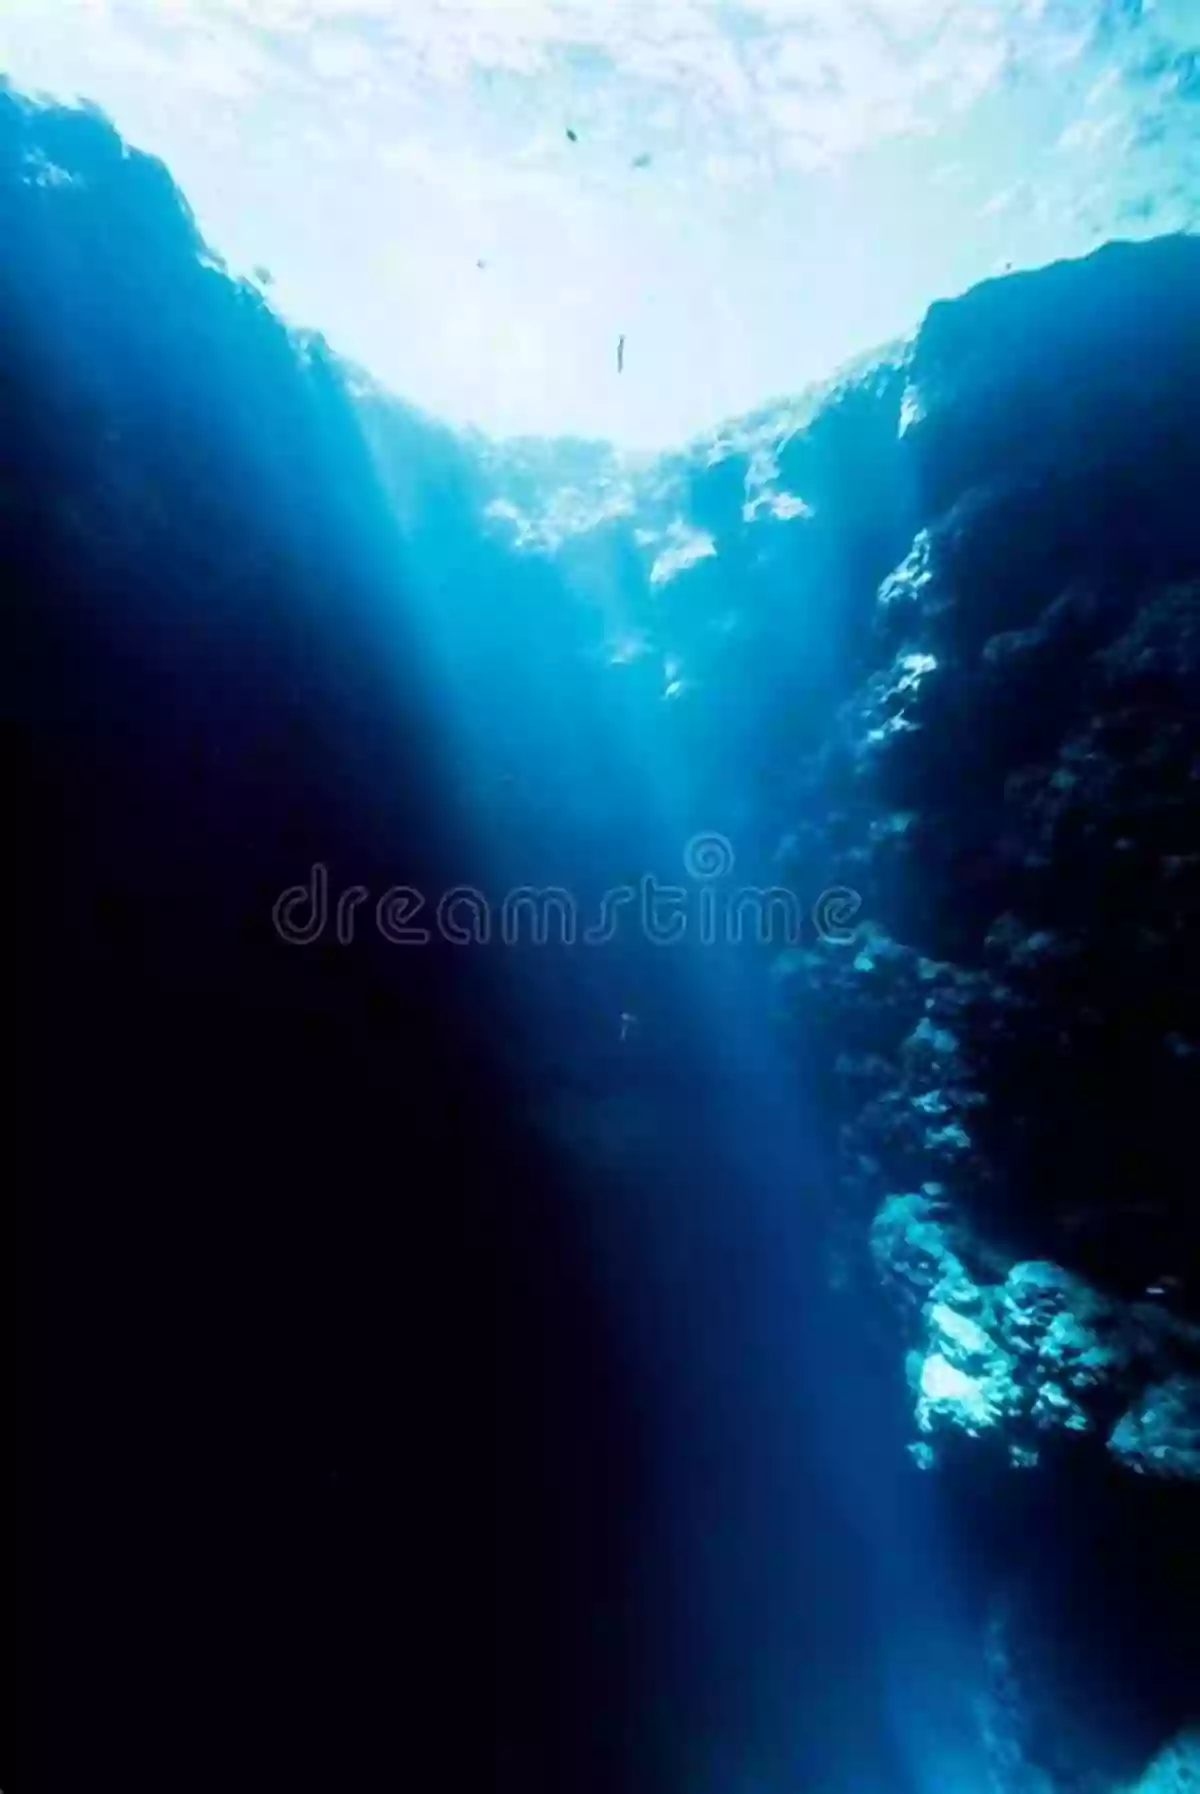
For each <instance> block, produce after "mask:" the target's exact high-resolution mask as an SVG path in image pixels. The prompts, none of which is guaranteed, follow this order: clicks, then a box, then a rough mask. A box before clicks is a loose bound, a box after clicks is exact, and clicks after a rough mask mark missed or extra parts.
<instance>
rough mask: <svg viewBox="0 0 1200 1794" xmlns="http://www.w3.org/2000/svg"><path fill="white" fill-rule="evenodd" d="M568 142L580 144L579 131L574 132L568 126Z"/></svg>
mask: <svg viewBox="0 0 1200 1794" xmlns="http://www.w3.org/2000/svg"><path fill="white" fill-rule="evenodd" d="M567 142H568V143H578V142H579V133H578V131H573V130H572V129H571V127H570V125H568V126H567Z"/></svg>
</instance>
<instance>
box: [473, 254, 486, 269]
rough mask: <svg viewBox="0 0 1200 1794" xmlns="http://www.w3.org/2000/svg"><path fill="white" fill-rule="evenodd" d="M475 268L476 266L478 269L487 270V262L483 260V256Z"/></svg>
mask: <svg viewBox="0 0 1200 1794" xmlns="http://www.w3.org/2000/svg"><path fill="white" fill-rule="evenodd" d="M475 266H476V267H477V268H486V267H487V263H486V262H485V261H484V260H483V258H482V256H481V257H480V259H479V260H478V261H477V262H476V264H475Z"/></svg>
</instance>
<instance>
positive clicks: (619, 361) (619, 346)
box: [617, 336, 625, 374]
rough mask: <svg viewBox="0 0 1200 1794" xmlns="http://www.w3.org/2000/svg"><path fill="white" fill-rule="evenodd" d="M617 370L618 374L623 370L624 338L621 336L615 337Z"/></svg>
mask: <svg viewBox="0 0 1200 1794" xmlns="http://www.w3.org/2000/svg"><path fill="white" fill-rule="evenodd" d="M617 372H618V374H623V373H624V372H625V338H624V337H623V336H619V337H618V338H617Z"/></svg>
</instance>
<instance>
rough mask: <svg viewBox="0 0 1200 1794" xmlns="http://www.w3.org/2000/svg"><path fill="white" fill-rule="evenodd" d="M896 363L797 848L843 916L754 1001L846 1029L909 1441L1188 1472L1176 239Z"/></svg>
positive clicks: (1033, 284)
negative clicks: (824, 815)
mask: <svg viewBox="0 0 1200 1794" xmlns="http://www.w3.org/2000/svg"><path fill="white" fill-rule="evenodd" d="M909 374H910V378H909V384H908V387H907V389H906V391H905V394H904V397H903V400H902V404H901V431H900V442H899V445H898V453H899V454H900V455H901V456H902V457H903V459H904V461H905V464H906V465H907V466H908V468H909V469H910V479H911V484H912V489H913V491H914V492H915V494H916V500H915V511H916V516H917V522H918V528H917V530H916V532H915V535H914V540H913V542H912V545H911V547H910V548H909V550H908V552H907V553H906V554H905V555H904V556H902V557H901V559H900V560H899V562H898V564H897V566H896V569H895V571H894V572H893V573H892V574H890V575H889V576H888V577H887V578H885V579H884V580H883V582H882V583H881V585H880V586H879V589H878V593H877V597H876V601H875V605H874V615H873V619H872V630H871V636H870V640H871V650H870V653H869V655H868V656H867V666H866V669H865V677H863V678H862V680H861V682H860V683H859V685H858V687H857V689H856V690H855V691H854V692H853V694H852V695H850V696H849V697H848V698H847V699H846V701H845V702H844V704H843V705H842V708H841V711H840V714H839V716H838V719H837V722H836V725H835V728H834V730H833V731H832V733H831V736H830V739H829V740H828V741H827V742H826V743H825V744H824V746H823V747H822V749H821V750H820V751H819V753H818V755H817V756H816V757H815V766H814V773H813V779H812V787H813V789H814V790H817V789H823V790H824V791H825V792H827V793H828V794H829V797H830V799H831V800H832V803H833V804H834V805H835V806H836V807H837V814H836V816H835V817H833V818H830V819H829V821H828V822H827V823H826V824H825V826H824V827H822V825H821V824H820V822H819V821H818V822H815V823H814V822H813V820H812V815H811V814H810V817H809V824H808V833H807V837H806V841H805V846H806V849H807V854H806V857H807V858H809V860H810V863H811V865H812V867H813V868H814V870H815V867H816V865H817V864H823V865H824V867H825V868H826V872H825V876H826V877H829V876H831V875H832V876H834V877H837V878H842V879H844V881H845V882H846V883H847V884H848V885H852V886H854V887H855V888H856V889H858V890H859V891H860V892H862V893H863V896H864V903H865V912H866V914H868V915H869V916H870V917H871V919H872V925H871V928H870V929H869V930H868V931H866V932H865V933H864V935H863V936H862V937H861V938H860V941H859V944H858V950H857V952H856V953H855V954H854V955H853V956H846V955H844V954H840V953H839V952H838V950H837V949H836V948H831V947H828V946H826V945H824V944H821V945H818V946H817V947H815V948H814V949H812V950H811V951H809V952H807V953H802V954H798V955H793V956H792V957H791V959H790V960H789V962H788V963H787V964H786V965H785V966H784V967H782V968H781V982H782V985H783V987H784V1005H783V1006H784V1008H785V1009H790V1011H791V1013H792V1014H793V1016H795V1017H796V1018H797V1020H799V1018H800V1017H802V1016H806V1015H807V1016H812V1015H814V1014H816V1015H819V1017H820V1018H821V1022H822V1024H823V1026H824V1027H825V1028H826V1029H827V1030H828V1031H829V1032H830V1033H831V1034H832V1035H833V1037H834V1038H839V1039H845V1040H846V1041H847V1042H848V1043H853V1044H854V1046H855V1048H856V1050H859V1051H861V1050H863V1049H865V1050H869V1053H870V1059H869V1062H866V1063H864V1062H863V1060H862V1059H861V1057H859V1058H847V1057H843V1058H841V1059H839V1060H838V1061H837V1062H836V1063H835V1065H834V1069H833V1076H832V1079H831V1095H832V1097H833V1099H834V1101H835V1102H836V1104H837V1107H838V1109H839V1112H840V1116H841V1123H840V1135H839V1141H838V1149H839V1155H840V1159H841V1165H842V1170H841V1179H842V1182H841V1187H842V1201H843V1203H844V1204H845V1205H846V1206H847V1208H848V1209H850V1210H853V1212H855V1213H856V1214H859V1215H861V1216H862V1217H863V1223H864V1226H865V1227H869V1229H870V1238H871V1249H872V1254H873V1258H874V1261H875V1264H876V1266H877V1267H878V1270H879V1273H880V1276H881V1277H882V1280H883V1282H884V1285H885V1287H886V1288H888V1289H889V1290H890V1291H891V1292H893V1294H894V1295H895V1297H896V1306H897V1312H898V1313H899V1314H900V1316H901V1317H902V1325H903V1327H904V1328H905V1330H906V1335H907V1338H908V1340H909V1343H910V1348H911V1352H910V1359H909V1365H910V1381H911V1384H912V1389H913V1397H914V1414H915V1419H916V1423H917V1427H918V1429H919V1433H920V1435H921V1440H920V1443H919V1447H918V1455H919V1457H920V1458H921V1459H922V1461H926V1462H927V1461H930V1459H931V1458H932V1456H933V1455H934V1453H935V1452H936V1449H937V1446H938V1444H939V1442H940V1441H941V1440H942V1439H944V1438H948V1437H951V1436H954V1435H958V1436H963V1437H966V1438H968V1439H979V1440H983V1439H985V1438H992V1439H997V1440H999V1441H1002V1443H1003V1445H1004V1447H1005V1449H1006V1450H1007V1452H1008V1455H1009V1457H1010V1459H1011V1460H1012V1461H1013V1462H1014V1463H1016V1464H1019V1465H1028V1464H1031V1463H1033V1462H1035V1461H1036V1459H1037V1457H1038V1455H1039V1452H1040V1451H1041V1449H1042V1447H1043V1445H1044V1444H1045V1442H1046V1441H1048V1440H1055V1441H1058V1442H1060V1443H1069V1441H1070V1438H1071V1437H1072V1436H1085V1435H1090V1434H1095V1433H1098V1434H1099V1435H1100V1436H1102V1437H1105V1438H1107V1439H1108V1441H1109V1445H1110V1449H1111V1450H1112V1452H1113V1453H1114V1455H1115V1456H1116V1457H1117V1458H1118V1459H1119V1460H1120V1461H1121V1462H1122V1463H1123V1464H1126V1465H1128V1466H1129V1467H1131V1468H1136V1469H1137V1470H1139V1471H1141V1472H1143V1473H1144V1474H1147V1475H1187V1474H1194V1473H1195V1469H1196V1453H1195V1424H1196V1422H1195V1415H1196V1402H1197V1395H1198V1392H1200V1384H1198V1383H1197V1381H1196V1378H1197V1373H1198V1371H1200V1356H1198V1347H1200V1332H1198V1331H1197V1327H1196V1325H1195V1322H1196V1320H1197V1319H1198V1318H1200V1282H1198V1280H1197V1265H1198V1264H1200V1252H1198V1245H1200V1238H1198V1234H1197V1225H1196V1215H1195V1203H1194V1183H1193V1179H1192V1177H1191V1175H1190V1173H1189V1171H1188V1169H1187V1167H1188V1162H1189V1141H1190V1138H1191V1134H1192V1104H1193V1100H1194V1096H1195V1094H1196V1093H1197V1091H1198V1090H1200V1084H1198V1082H1197V1078H1196V1067H1197V1042H1196V1040H1195V1038H1194V1036H1195V1032H1196V1018H1197V1014H1198V1013H1200V1009H1198V1002H1200V978H1198V969H1200V960H1198V956H1197V949H1196V942H1195V937H1194V932H1193V929H1192V927H1191V918H1192V917H1194V916H1195V914H1196V913H1197V899H1198V897H1200V855H1198V853H1197V844H1198V842H1200V750H1198V738H1197V723H1198V720H1200V677H1198V661H1197V643H1198V640H1200V583H1198V579H1197V575H1198V572H1200V513H1198V512H1197V509H1196V506H1195V502H1194V494H1195V492H1196V491H1198V490H1200V244H1198V243H1196V242H1193V241H1189V240H1184V239H1176V240H1166V241H1163V242H1161V243H1158V244H1156V245H1153V246H1151V247H1150V248H1148V249H1147V250H1145V251H1144V252H1142V251H1135V250H1130V249H1126V248H1123V247H1119V246H1115V247H1110V248H1109V249H1107V250H1105V251H1103V252H1101V253H1100V254H1098V255H1096V256H1094V257H1092V258H1091V259H1090V260H1089V261H1087V262H1085V263H1081V264H1075V265H1072V266H1064V267H1058V268H1054V269H1050V270H1048V271H1046V272H1045V273H1044V274H1041V275H1038V276H1032V277H1026V278H1023V279H1021V280H1016V281H1010V282H1004V283H997V284H992V285H989V286H988V287H985V288H982V289H979V290H978V291H977V292H975V293H972V294H970V295H968V296H967V297H966V298H965V299H964V300H962V301H960V302H958V303H956V304H955V305H952V306H945V307H937V308H935V310H934V311H933V312H932V313H931V314H930V317H929V319H928V321H927V323H926V325H925V328H924V330H923V331H922V333H921V335H920V337H919V339H918V341H917V342H916V344H915V346H914V350H913V355H912V359H911V364H910V369H909ZM872 1214H873V1215H874V1217H875V1218H874V1221H873V1222H872V1221H871V1219H870V1216H871V1215H872Z"/></svg>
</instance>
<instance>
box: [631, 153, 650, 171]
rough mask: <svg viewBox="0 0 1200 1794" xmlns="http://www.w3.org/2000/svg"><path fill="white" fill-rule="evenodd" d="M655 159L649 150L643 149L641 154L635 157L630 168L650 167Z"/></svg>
mask: <svg viewBox="0 0 1200 1794" xmlns="http://www.w3.org/2000/svg"><path fill="white" fill-rule="evenodd" d="M653 160H654V158H653V157H652V156H651V154H650V152H649V150H643V151H642V153H641V155H640V156H635V157H634V158H633V161H632V162H631V163H630V164H629V166H630V168H649V166H650V164H651V162H652V161H653Z"/></svg>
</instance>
